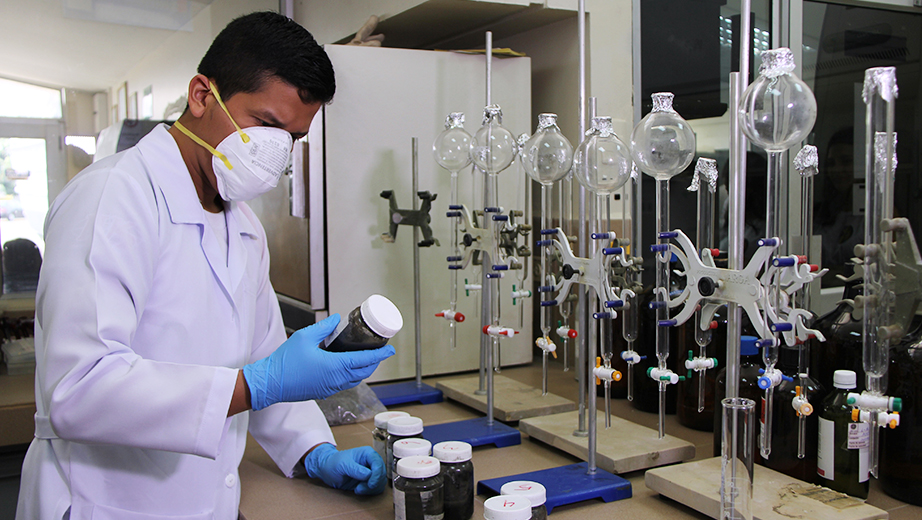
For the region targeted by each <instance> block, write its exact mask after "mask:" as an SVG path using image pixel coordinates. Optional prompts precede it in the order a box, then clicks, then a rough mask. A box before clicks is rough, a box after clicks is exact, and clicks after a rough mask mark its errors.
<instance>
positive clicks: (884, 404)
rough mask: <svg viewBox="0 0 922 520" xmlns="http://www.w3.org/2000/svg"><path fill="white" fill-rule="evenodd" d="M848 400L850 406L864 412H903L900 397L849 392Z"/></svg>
mask: <svg viewBox="0 0 922 520" xmlns="http://www.w3.org/2000/svg"><path fill="white" fill-rule="evenodd" d="M846 399H847V401H846V402H847V403H848V404H850V405H852V406H854V407H856V408H861V409H862V410H892V411H894V412H900V411H902V410H903V400H902V399H900V398H899V397H887V396H886V395H874V394H868V393H860V394H857V393H855V392H849V393H848V395H847V396H846Z"/></svg>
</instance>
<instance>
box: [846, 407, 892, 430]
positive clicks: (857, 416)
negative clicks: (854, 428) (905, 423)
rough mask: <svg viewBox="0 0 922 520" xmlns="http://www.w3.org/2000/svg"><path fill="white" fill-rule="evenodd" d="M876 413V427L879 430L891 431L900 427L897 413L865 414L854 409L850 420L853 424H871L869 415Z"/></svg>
mask: <svg viewBox="0 0 922 520" xmlns="http://www.w3.org/2000/svg"><path fill="white" fill-rule="evenodd" d="M872 413H877V426H880V427H881V428H884V427H889V428H890V429H891V430H892V429H894V428H896V427H897V426H899V425H900V414H899V412H893V413H887V412H866V411H862V410H859V409H858V408H855V409H854V410H852V420H853V421H855V422H859V421H860V422H866V423H869V422H871V417H872V416H871V414H872Z"/></svg>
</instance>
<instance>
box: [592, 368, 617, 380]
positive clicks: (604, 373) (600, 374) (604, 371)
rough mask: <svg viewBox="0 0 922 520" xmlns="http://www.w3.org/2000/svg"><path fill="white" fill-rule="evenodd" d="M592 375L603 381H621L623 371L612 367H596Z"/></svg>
mask: <svg viewBox="0 0 922 520" xmlns="http://www.w3.org/2000/svg"><path fill="white" fill-rule="evenodd" d="M592 375H594V376H595V377H596V378H598V379H601V380H602V381H621V372H619V371H617V370H615V369H614V368H611V367H595V368H593V369H592Z"/></svg>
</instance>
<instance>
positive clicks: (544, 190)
mask: <svg viewBox="0 0 922 520" xmlns="http://www.w3.org/2000/svg"><path fill="white" fill-rule="evenodd" d="M549 190H550V186H546V185H543V184H542V185H541V230H539V233H538V236H540V235H541V233H540V231H543V230H545V229H548V222H549V221H550V214H551V208H550V205H551V204H550V200H549V198H548V196H549V194H548V191H549ZM538 253H539V254H540V255H541V282H540V283H539V284H538V285H548V286H549V285H551V283H550V282H549V281H548V279H547V259H548V258H547V257H548V255H550V253H551V249H550V248H549V247H541V248H539V251H538ZM541 294H543V295H546V296H542V298H541V299H542V300H550V299H551V293H549V292H546V293H541ZM550 331H551V308H550V307H549V306H546V307H542V308H541V334H543V335H544V336H545V337H547V335H548V334H549V333H550ZM546 357H547V356H545V358H546Z"/></svg>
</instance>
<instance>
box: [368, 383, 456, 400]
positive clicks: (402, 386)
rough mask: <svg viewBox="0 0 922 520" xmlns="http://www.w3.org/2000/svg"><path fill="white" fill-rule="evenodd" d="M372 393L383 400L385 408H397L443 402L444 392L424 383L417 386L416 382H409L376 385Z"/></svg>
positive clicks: (372, 388)
mask: <svg viewBox="0 0 922 520" xmlns="http://www.w3.org/2000/svg"><path fill="white" fill-rule="evenodd" d="M370 388H371V390H372V392H374V393H375V395H377V396H378V399H380V400H381V404H383V405H384V406H396V405H398V404H407V403H416V402H420V403H422V404H432V403H441V402H442V391H441V390H436V389H435V388H433V387H431V386H429V385H427V384H426V383H422V384H421V385H418V386H417V384H416V381H407V382H406V383H392V384H389V385H375V386H372V387H370Z"/></svg>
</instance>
